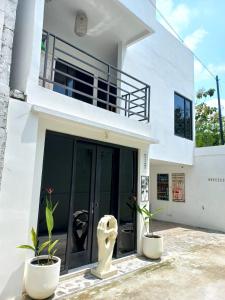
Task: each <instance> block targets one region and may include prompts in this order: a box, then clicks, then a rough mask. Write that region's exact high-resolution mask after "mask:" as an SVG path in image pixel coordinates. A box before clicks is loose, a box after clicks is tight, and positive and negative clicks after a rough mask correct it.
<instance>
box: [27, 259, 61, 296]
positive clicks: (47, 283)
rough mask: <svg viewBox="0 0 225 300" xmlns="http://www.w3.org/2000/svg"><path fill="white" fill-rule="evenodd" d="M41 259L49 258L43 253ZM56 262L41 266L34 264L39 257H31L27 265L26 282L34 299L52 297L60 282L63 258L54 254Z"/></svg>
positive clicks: (29, 293) (28, 290)
mask: <svg viewBox="0 0 225 300" xmlns="http://www.w3.org/2000/svg"><path fill="white" fill-rule="evenodd" d="M38 258H39V259H47V258H48V256H47V255H41V256H39V257H38ZM53 259H54V260H55V261H56V263H54V264H52V265H44V266H39V265H37V264H32V262H33V261H37V257H33V258H31V259H29V260H28V261H27V263H26V266H25V275H24V283H25V290H26V292H27V294H28V295H29V296H30V297H31V298H33V299H45V298H48V297H50V296H51V295H52V294H53V293H54V292H55V289H56V287H57V285H58V283H59V274H60V265H61V259H60V258H59V257H56V256H53Z"/></svg>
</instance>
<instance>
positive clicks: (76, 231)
mask: <svg viewBox="0 0 225 300" xmlns="http://www.w3.org/2000/svg"><path fill="white" fill-rule="evenodd" d="M95 164H96V147H95V146H93V145H92V144H86V143H80V142H78V143H77V146H76V158H75V179H74V182H73V186H74V189H73V190H74V192H73V197H72V203H71V228H70V249H71V250H70V263H69V264H70V268H75V267H78V266H81V265H85V264H88V263H90V256H91V240H92V236H91V235H92V215H93V201H94V181H95Z"/></svg>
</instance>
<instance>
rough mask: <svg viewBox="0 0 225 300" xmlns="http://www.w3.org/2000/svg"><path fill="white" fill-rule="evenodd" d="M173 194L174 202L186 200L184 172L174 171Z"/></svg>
mask: <svg viewBox="0 0 225 300" xmlns="http://www.w3.org/2000/svg"><path fill="white" fill-rule="evenodd" d="M172 195H173V196H172V197H173V201H174V202H185V174H184V173H172Z"/></svg>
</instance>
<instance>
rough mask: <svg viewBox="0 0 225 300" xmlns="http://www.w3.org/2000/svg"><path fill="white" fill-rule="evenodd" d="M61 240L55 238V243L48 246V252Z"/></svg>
mask: <svg viewBox="0 0 225 300" xmlns="http://www.w3.org/2000/svg"><path fill="white" fill-rule="evenodd" d="M58 241H59V240H55V241H54V242H53V243H51V244H50V246H49V247H48V252H49V253H50V252H51V251H52V249H53V248H54V247H55V245H56V244H57V243H58Z"/></svg>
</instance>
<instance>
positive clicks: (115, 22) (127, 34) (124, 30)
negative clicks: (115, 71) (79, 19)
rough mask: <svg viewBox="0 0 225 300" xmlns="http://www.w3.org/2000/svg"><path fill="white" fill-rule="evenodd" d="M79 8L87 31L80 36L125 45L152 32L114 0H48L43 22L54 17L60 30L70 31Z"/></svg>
mask: <svg viewBox="0 0 225 300" xmlns="http://www.w3.org/2000/svg"><path fill="white" fill-rule="evenodd" d="M79 10H83V11H84V12H85V13H86V15H87V17H88V32H87V35H86V36H85V37H84V39H87V38H89V39H90V38H94V39H98V40H99V41H104V43H109V44H112V43H115V42H120V41H121V42H123V43H125V44H127V45H129V44H131V43H134V42H135V41H137V40H139V39H141V38H143V37H145V36H147V35H149V34H150V33H152V31H151V29H150V28H149V27H148V26H147V25H146V24H145V23H144V22H142V21H141V20H140V19H139V18H138V17H137V16H135V15H134V14H133V13H132V12H131V11H129V10H128V9H127V8H126V7H125V6H123V5H122V4H121V3H120V2H119V1H117V0H63V1H62V0H48V1H46V5H45V23H48V22H49V19H51V20H54V21H55V22H57V23H60V26H61V27H63V29H64V31H67V32H68V33H69V34H73V31H74V22H75V16H76V13H77V11H79Z"/></svg>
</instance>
